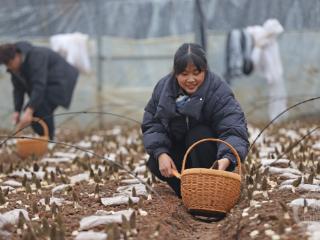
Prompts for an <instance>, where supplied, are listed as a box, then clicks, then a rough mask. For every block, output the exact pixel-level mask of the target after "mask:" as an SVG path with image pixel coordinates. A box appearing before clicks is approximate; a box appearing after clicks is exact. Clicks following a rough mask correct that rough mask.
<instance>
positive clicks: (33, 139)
mask: <svg viewBox="0 0 320 240" xmlns="http://www.w3.org/2000/svg"><path fill="white" fill-rule="evenodd" d="M44 140H46V141H44ZM47 140H49V138H48V136H37V137H34V138H32V139H31V138H30V139H29V138H20V139H17V143H26V142H34V141H36V142H44V143H48V142H47Z"/></svg>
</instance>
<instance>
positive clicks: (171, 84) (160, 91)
mask: <svg viewBox="0 0 320 240" xmlns="http://www.w3.org/2000/svg"><path fill="white" fill-rule="evenodd" d="M178 93H179V86H178V83H177V80H176V78H175V76H174V75H173V74H169V75H167V76H165V77H164V78H162V79H161V80H160V81H159V82H158V83H157V85H156V86H155V88H154V91H153V93H152V97H151V99H150V100H149V102H148V104H147V106H146V107H145V109H144V110H145V112H144V116H143V123H142V132H143V143H144V146H145V149H146V151H147V152H148V154H150V155H151V156H153V157H154V158H155V159H158V157H159V155H160V154H161V153H170V149H171V148H172V147H174V143H175V141H178V140H179V139H180V138H181V136H183V134H185V132H186V131H187V130H188V128H193V127H194V126H197V125H206V126H209V127H210V128H211V129H212V132H213V133H214V136H215V137H216V138H219V139H222V140H225V141H227V142H228V143H230V144H231V145H232V146H233V147H234V148H235V149H236V150H237V152H238V153H239V156H240V158H241V160H244V159H245V157H246V155H247V153H248V146H249V142H248V132H247V124H246V120H245V116H244V113H243V111H242V110H241V107H240V105H239V103H238V102H237V100H236V99H235V98H234V95H233V93H232V91H231V89H230V88H229V87H228V85H227V84H226V83H225V82H224V81H222V80H221V79H220V78H219V77H218V76H217V75H215V74H214V73H212V72H209V71H207V73H206V77H205V80H204V82H203V84H202V85H201V86H200V87H199V89H198V90H197V92H195V93H194V94H192V95H191V97H190V100H189V101H188V102H187V103H186V104H185V105H184V106H183V108H182V109H180V113H181V114H179V113H177V112H176V105H175V100H176V98H177V96H178ZM221 158H228V159H230V160H231V161H232V165H233V166H235V165H236V158H235V157H234V155H233V154H232V153H231V150H230V149H229V148H228V147H227V146H226V145H225V144H218V152H217V159H221Z"/></svg>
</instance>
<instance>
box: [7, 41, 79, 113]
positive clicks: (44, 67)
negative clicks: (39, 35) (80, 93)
mask: <svg viewBox="0 0 320 240" xmlns="http://www.w3.org/2000/svg"><path fill="white" fill-rule="evenodd" d="M15 45H16V48H17V49H18V51H19V52H21V53H22V56H23V62H22V65H21V67H20V74H14V73H11V76H12V78H11V81H12V83H13V87H14V89H13V95H14V108H15V111H17V112H20V111H21V110H22V107H23V102H24V94H25V93H27V94H28V96H29V102H28V103H27V105H26V106H30V107H31V108H32V109H34V110H35V111H37V108H38V106H39V105H40V104H41V103H42V101H43V100H44V99H46V100H47V101H49V102H50V103H51V104H53V105H57V106H62V107H65V108H68V107H69V106H70V103H71V99H72V94H73V90H74V87H75V85H76V82H77V78H78V74H79V73H78V70H77V69H76V68H75V67H73V66H71V65H70V64H69V63H67V62H66V61H65V60H64V59H63V58H62V57H61V56H60V55H59V54H58V53H56V52H54V51H52V50H51V49H49V48H45V47H35V46H33V45H31V44H30V43H28V42H18V43H16V44H15Z"/></svg>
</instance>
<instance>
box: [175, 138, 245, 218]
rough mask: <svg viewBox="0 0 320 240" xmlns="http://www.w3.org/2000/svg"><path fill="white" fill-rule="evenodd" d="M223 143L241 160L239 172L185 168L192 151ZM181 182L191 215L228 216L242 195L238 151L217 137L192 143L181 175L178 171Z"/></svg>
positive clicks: (184, 199)
mask: <svg viewBox="0 0 320 240" xmlns="http://www.w3.org/2000/svg"><path fill="white" fill-rule="evenodd" d="M207 141H211V142H220V143H224V144H226V145H227V146H228V147H230V149H231V151H232V153H233V154H234V155H235V156H236V158H237V161H238V168H237V169H238V172H239V174H237V173H233V172H227V171H222V170H215V169H212V168H210V169H207V168H190V169H185V164H186V160H187V157H188V155H189V153H190V152H191V150H192V149H193V148H194V147H195V146H196V145H198V144H200V143H202V142H207ZM174 175H175V176H176V177H177V178H180V179H181V195H182V201H183V203H184V205H185V206H186V208H187V209H188V211H189V212H191V213H195V214H198V215H205V216H210V215H212V214H218V215H219V214H225V213H227V212H228V211H229V210H230V209H231V208H232V207H234V205H235V204H236V202H237V200H238V199H239V196H240V185H241V162H240V157H239V155H238V153H237V151H236V150H235V149H234V148H233V147H232V146H231V145H230V144H229V143H227V142H225V141H222V140H220V139H215V138H206V139H202V140H200V141H198V142H195V143H194V144H192V145H191V146H190V147H189V149H188V150H187V152H186V153H185V155H184V158H183V163H182V170H181V175H180V174H179V173H178V172H176V171H175V172H174Z"/></svg>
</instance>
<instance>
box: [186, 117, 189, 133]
mask: <svg viewBox="0 0 320 240" xmlns="http://www.w3.org/2000/svg"><path fill="white" fill-rule="evenodd" d="M186 124H187V129H188V130H189V116H186Z"/></svg>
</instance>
